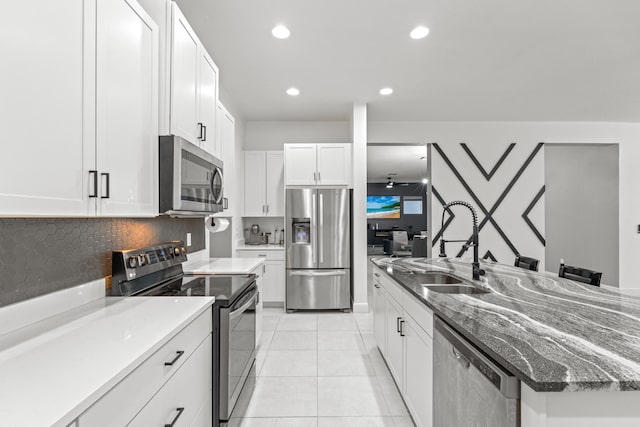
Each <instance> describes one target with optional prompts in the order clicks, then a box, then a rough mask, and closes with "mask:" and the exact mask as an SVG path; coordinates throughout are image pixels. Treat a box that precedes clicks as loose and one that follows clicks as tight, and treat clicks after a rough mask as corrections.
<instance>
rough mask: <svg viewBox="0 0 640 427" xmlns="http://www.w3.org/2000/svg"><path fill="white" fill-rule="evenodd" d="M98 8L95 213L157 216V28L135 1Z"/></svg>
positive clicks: (121, 0)
mask: <svg viewBox="0 0 640 427" xmlns="http://www.w3.org/2000/svg"><path fill="white" fill-rule="evenodd" d="M97 7H98V9H97V16H98V21H97V25H98V27H97V39H96V46H97V59H96V148H97V170H98V172H99V174H100V176H99V191H98V195H99V197H100V202H99V204H98V214H99V215H101V216H156V215H157V214H158V166H157V165H158V162H157V158H158V27H157V26H156V24H155V23H154V22H153V20H152V19H151V18H150V17H149V16H148V15H147V14H146V12H145V11H144V10H143V9H142V7H141V6H140V5H139V4H138V3H136V2H135V1H134V0H113V1H107V2H103V1H99V2H97ZM125 29H126V31H125Z"/></svg>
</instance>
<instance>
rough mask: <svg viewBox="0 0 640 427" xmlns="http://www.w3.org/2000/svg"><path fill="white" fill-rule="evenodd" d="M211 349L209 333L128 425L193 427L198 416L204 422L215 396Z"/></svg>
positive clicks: (140, 426) (131, 426)
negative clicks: (204, 413)
mask: <svg viewBox="0 0 640 427" xmlns="http://www.w3.org/2000/svg"><path fill="white" fill-rule="evenodd" d="M211 351H212V348H211V335H209V336H208V337H207V339H206V340H204V341H203V342H202V343H201V344H200V346H199V347H198V348H197V349H196V351H195V352H194V353H193V354H192V355H191V357H189V359H187V361H186V362H185V363H184V365H183V366H182V367H181V368H180V369H179V370H178V371H177V372H176V373H175V375H173V376H172V377H171V378H170V379H169V381H167V383H166V384H165V385H164V386H163V387H162V388H161V389H160V391H159V392H158V394H156V395H155V396H153V399H151V401H150V402H149V403H148V404H147V405H146V406H145V407H144V408H143V409H142V411H140V413H139V414H138V415H136V417H135V418H134V419H133V420H132V421H131V423H130V424H128V425H129V426H130V427H149V426H163V425H167V424H171V425H172V426H173V427H189V426H191V425H192V424H193V422H194V421H195V420H198V417H200V419H199V421H198V422H200V423H201V424H200V425H203V424H202V423H203V421H205V420H206V416H205V417H202V414H201V411H200V410H201V408H202V405H204V404H205V402H207V401H210V398H211V380H212V378H211V377H212V374H211V369H212V366H211V365H212V363H211ZM209 409H211V408H209ZM176 417H177V419H176ZM174 420H175V422H174V423H173V424H172V422H173V421H174ZM209 425H210V424H209Z"/></svg>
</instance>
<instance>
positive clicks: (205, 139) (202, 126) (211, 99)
mask: <svg viewBox="0 0 640 427" xmlns="http://www.w3.org/2000/svg"><path fill="white" fill-rule="evenodd" d="M199 62H200V68H199V78H198V132H199V134H198V138H199V139H200V146H201V147H202V148H204V149H205V150H207V151H208V152H209V153H211V154H213V155H214V156H216V157H222V141H221V140H220V138H218V135H219V134H220V130H219V122H218V112H217V110H218V67H216V64H214V62H213V60H212V59H211V57H210V56H209V54H208V53H207V51H206V50H204V49H200V54H199Z"/></svg>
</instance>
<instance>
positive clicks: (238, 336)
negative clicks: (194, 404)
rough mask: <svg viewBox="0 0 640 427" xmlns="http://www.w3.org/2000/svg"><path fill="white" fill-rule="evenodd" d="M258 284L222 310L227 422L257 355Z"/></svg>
mask: <svg viewBox="0 0 640 427" xmlns="http://www.w3.org/2000/svg"><path fill="white" fill-rule="evenodd" d="M257 301H258V287H257V285H256V284H255V282H254V283H253V284H252V285H251V286H249V288H248V289H247V290H246V291H245V292H244V294H243V295H242V296H240V297H239V298H238V299H237V300H236V302H235V303H234V304H233V305H232V306H231V307H229V308H222V309H220V347H219V349H220V390H219V392H220V413H219V416H220V420H228V419H229V418H230V416H231V412H232V411H233V408H234V406H235V404H236V402H237V401H238V397H239V396H240V392H241V391H242V387H243V386H244V384H245V381H246V380H247V377H248V375H249V373H250V371H251V366H252V365H253V362H254V360H255V352H256V304H257Z"/></svg>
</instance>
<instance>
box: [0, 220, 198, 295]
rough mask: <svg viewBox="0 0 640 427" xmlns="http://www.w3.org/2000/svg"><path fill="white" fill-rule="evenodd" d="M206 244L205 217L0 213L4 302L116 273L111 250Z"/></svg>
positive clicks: (195, 248) (0, 286)
mask: <svg viewBox="0 0 640 427" xmlns="http://www.w3.org/2000/svg"><path fill="white" fill-rule="evenodd" d="M187 233H191V247H189V251H190V252H194V251H198V250H201V249H204V247H205V241H204V237H205V236H204V221H203V220H202V219H200V218H193V219H181V218H180V219H179V218H169V217H158V218H0V306H5V305H8V304H12V303H15V302H19V301H23V300H26V299H29V298H33V297H36V296H39V295H43V294H47V293H50V292H54V291H57V290H60V289H65V288H69V287H72V286H76V285H79V284H82V283H86V282H89V281H92V280H95V279H99V278H101V277H105V276H108V275H110V274H111V251H113V250H118V249H127V248H136V247H141V246H146V245H151V244H155V243H160V242H165V241H169V240H185V239H186V234H187Z"/></svg>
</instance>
